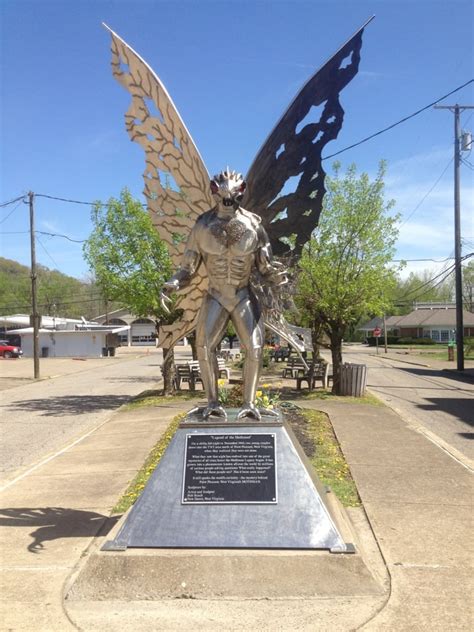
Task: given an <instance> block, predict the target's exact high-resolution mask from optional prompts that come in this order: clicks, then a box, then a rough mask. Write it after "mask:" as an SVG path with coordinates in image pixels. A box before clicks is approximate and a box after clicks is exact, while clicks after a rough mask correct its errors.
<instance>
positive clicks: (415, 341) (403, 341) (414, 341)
mask: <svg viewBox="0 0 474 632" xmlns="http://www.w3.org/2000/svg"><path fill="white" fill-rule="evenodd" d="M395 344H398V345H435V344H436V340H432V339H431V338H399V340H398V342H396V343H395Z"/></svg>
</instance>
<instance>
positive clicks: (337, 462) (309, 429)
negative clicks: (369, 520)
mask: <svg viewBox="0 0 474 632" xmlns="http://www.w3.org/2000/svg"><path fill="white" fill-rule="evenodd" d="M290 423H291V426H292V428H293V430H294V432H295V434H296V436H297V437H298V440H299V441H300V443H301V445H302V447H303V449H304V451H305V453H306V455H307V456H308V458H309V460H310V461H311V464H312V465H313V467H314V468H315V470H316V472H317V474H318V476H319V478H320V480H321V481H322V482H323V483H324V484H325V485H329V486H330V487H331V489H332V491H333V492H334V493H335V494H336V496H337V497H338V498H339V500H340V501H341V503H342V504H343V505H344V506H345V507H358V506H360V505H361V500H360V498H359V494H358V493H357V488H356V485H355V483H354V480H353V478H352V475H351V472H350V469H349V466H348V464H347V462H346V460H345V458H344V455H343V453H342V450H341V448H340V446H339V442H338V440H337V438H336V435H335V434H334V430H333V428H332V424H331V421H330V419H329V417H328V416H327V415H326V414H325V413H323V412H321V411H316V410H300V411H298V412H297V413H294V414H292V415H290Z"/></svg>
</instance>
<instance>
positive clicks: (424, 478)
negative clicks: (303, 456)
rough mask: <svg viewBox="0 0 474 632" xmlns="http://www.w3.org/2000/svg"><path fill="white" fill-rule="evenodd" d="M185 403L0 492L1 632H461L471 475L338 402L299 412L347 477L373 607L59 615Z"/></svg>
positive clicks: (97, 438)
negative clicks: (379, 558) (336, 453)
mask: <svg viewBox="0 0 474 632" xmlns="http://www.w3.org/2000/svg"><path fill="white" fill-rule="evenodd" d="M297 403H298V404H301V402H297ZM191 404H192V402H185V403H179V404H176V405H173V406H169V405H167V406H159V407H156V408H143V409H136V410H131V411H121V412H118V413H116V414H115V415H114V416H113V417H112V418H111V419H110V420H109V421H108V422H107V423H105V424H104V425H103V426H101V427H100V428H99V429H98V430H97V431H95V432H94V433H92V434H91V435H89V436H88V437H86V438H85V439H84V440H83V441H81V442H80V443H78V444H77V445H75V446H74V447H73V448H72V449H70V450H69V451H67V452H65V453H63V454H62V455H61V456H58V457H57V458H55V459H53V460H51V461H49V462H48V463H46V464H45V465H43V466H42V467H41V468H39V469H37V470H35V471H34V472H33V473H32V474H31V475H29V476H27V477H25V478H23V479H22V480H20V481H18V482H17V483H16V484H14V485H13V486H11V487H10V488H9V489H7V490H6V491H5V492H4V493H3V498H2V507H3V508H4V509H3V510H2V512H1V513H2V519H1V524H2V544H3V546H2V550H3V560H2V565H3V569H2V582H3V586H2V598H3V602H4V603H3V613H2V615H1V617H2V618H1V619H0V621H2V623H1V629H2V630H14V631H15V632H16V631H17V630H28V631H34V632H39V631H43V630H44V631H48V632H56V631H57V632H65V631H67V630H72V629H77V627H76V626H77V622H80V629H83V630H88V631H95V630H99V629H101V630H117V629H123V630H153V629H157V630H158V629H159V630H174V629H176V630H178V629H180V630H234V629H236V630H237V629H240V630H249V631H250V630H252V632H253V630H311V631H313V630H352V629H364V630H374V631H382V630H383V631H386V630H388V631H391V630H393V631H394V632H395V631H396V632H403V631H404V630H427V631H428V630H429V631H430V632H431V631H433V630H434V631H436V630H440V631H441V630H443V631H446V630H448V631H449V630H453V631H460V630H470V629H472V624H473V620H472V611H470V609H469V608H470V603H471V601H472V600H471V599H470V597H472V581H471V579H470V563H471V561H472V559H471V558H470V557H469V553H468V549H469V546H470V544H471V538H472V535H471V534H472V524H471V516H472V506H471V499H472V479H471V476H470V473H469V472H468V471H467V470H466V469H465V468H464V467H463V466H462V465H460V464H458V463H457V462H455V461H454V460H453V459H451V458H450V457H449V456H448V455H447V454H446V453H444V452H443V451H442V450H440V449H439V448H438V447H436V446H435V445H433V444H432V443H430V442H429V441H428V440H427V439H426V438H425V437H423V436H421V435H419V434H418V433H416V432H414V431H413V430H411V429H410V427H409V426H407V425H406V424H405V423H404V422H403V420H401V419H400V418H399V417H398V416H397V415H396V414H395V413H393V412H392V411H391V410H390V409H389V408H386V407H384V406H380V407H375V406H370V405H364V404H347V403H345V402H327V401H306V402H305V403H304V405H305V407H308V408H309V407H313V408H318V409H320V410H324V411H326V412H327V413H328V414H329V415H330V417H331V420H332V422H333V425H334V428H335V431H336V433H337V435H338V438H339V441H340V443H341V446H342V449H343V451H344V453H345V456H346V458H347V460H348V462H349V464H350V467H351V470H352V473H353V476H354V479H355V481H356V484H357V487H358V489H359V493H360V495H361V497H362V500H363V502H364V507H365V510H366V512H367V515H368V517H369V520H370V523H371V526H372V529H373V531H374V534H375V537H376V539H377V542H378V544H379V547H380V549H381V551H382V554H383V556H384V559H385V561H386V564H387V568H388V571H389V573H390V577H391V591H390V593H389V594H387V595H385V596H384V597H383V598H382V599H381V598H377V599H376V598H361V597H360V596H359V597H352V598H351V597H345V598H334V599H332V598H331V599H326V600H319V601H318V600H311V599H306V600H298V599H296V600H295V599H293V600H291V601H290V600H281V599H280V600H263V601H251V602H249V601H241V600H232V601H226V600H225V599H221V600H207V601H200V600H189V599H187V600H186V599H174V600H168V601H166V600H164V601H161V602H144V601H139V600H137V601H134V602H120V601H113V602H86V603H81V602H75V603H74V602H68V601H66V602H64V601H63V592H64V590H65V587H66V586H67V585H68V582H69V581H70V578H71V576H72V574H73V572H74V570H75V569H77V566H78V564H79V562H80V560H81V558H82V557H84V556H87V555H88V547H89V546H90V544H91V543H92V542H93V541H94V538H95V537H96V536H97V535H98V534H100V535H101V536H105V534H106V533H107V532H108V531H109V530H110V528H111V527H112V526H113V524H114V520H113V519H109V518H108V516H109V514H110V510H111V508H112V507H113V505H114V504H115V502H116V500H117V499H118V498H119V496H120V494H121V493H122V492H123V490H124V488H125V487H126V485H127V483H128V481H129V480H130V479H131V478H132V477H133V476H134V474H135V472H136V471H137V469H138V468H139V467H140V466H141V465H142V463H143V461H144V459H145V457H146V455H147V454H148V452H149V450H150V448H151V447H152V446H153V445H154V443H155V442H156V441H157V440H158V439H159V437H160V436H161V434H162V433H163V431H164V430H165V429H166V427H167V425H168V423H169V421H170V419H171V418H172V417H173V416H174V415H176V414H177V413H178V412H180V411H181V410H183V409H188V408H189V407H190V406H191ZM138 597H139V596H137V598H138ZM72 621H75V622H76V624H73V623H72Z"/></svg>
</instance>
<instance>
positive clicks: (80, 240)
mask: <svg viewBox="0 0 474 632" xmlns="http://www.w3.org/2000/svg"><path fill="white" fill-rule="evenodd" d="M29 233H30V231H29V230H11V231H3V235H26V234H29ZM35 233H38V234H39V235H47V236H48V237H63V238H64V239H67V240H69V241H72V242H74V243H76V244H83V243H84V242H86V241H87V239H74V238H73V237H69V236H68V235H63V234H62V233H48V232H46V231H44V230H35Z"/></svg>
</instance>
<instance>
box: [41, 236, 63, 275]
mask: <svg viewBox="0 0 474 632" xmlns="http://www.w3.org/2000/svg"><path fill="white" fill-rule="evenodd" d="M36 241H37V242H38V243H39V245H40V246H41V248H42V249H43V250H44V252H45V253H46V254H47V256H48V257H49V258H50V259H51V261H52V262H53V265H54V266H55V267H56V269H57V270H59V264H58V263H57V261H55V260H54V259H53V257H52V256H51V254H50V253H49V251H48V249H47V248H46V246H45V245H44V244H43V242H42V241H41V239H40V238H39V237H36Z"/></svg>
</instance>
